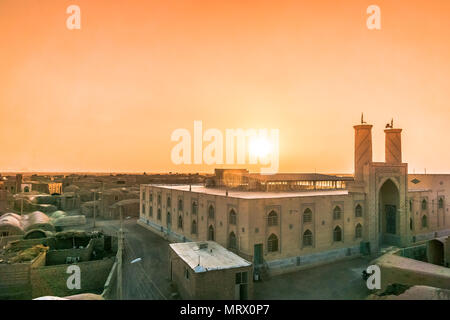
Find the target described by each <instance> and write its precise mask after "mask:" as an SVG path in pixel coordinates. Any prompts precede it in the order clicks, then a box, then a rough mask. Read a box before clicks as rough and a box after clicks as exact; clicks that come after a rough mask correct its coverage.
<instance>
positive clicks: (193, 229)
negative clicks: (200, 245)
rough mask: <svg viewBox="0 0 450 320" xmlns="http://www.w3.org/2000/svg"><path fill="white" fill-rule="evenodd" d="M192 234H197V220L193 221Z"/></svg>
mask: <svg viewBox="0 0 450 320" xmlns="http://www.w3.org/2000/svg"><path fill="white" fill-rule="evenodd" d="M191 233H192V234H197V222H196V221H195V220H192V225H191Z"/></svg>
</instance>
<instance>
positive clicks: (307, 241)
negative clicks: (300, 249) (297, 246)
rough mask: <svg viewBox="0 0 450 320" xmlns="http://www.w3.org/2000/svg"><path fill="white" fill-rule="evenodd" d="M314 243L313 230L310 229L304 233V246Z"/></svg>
mask: <svg viewBox="0 0 450 320" xmlns="http://www.w3.org/2000/svg"><path fill="white" fill-rule="evenodd" d="M312 244H313V238H312V232H311V231H309V230H306V231H305V232H304V233H303V246H304V247H310V246H312Z"/></svg>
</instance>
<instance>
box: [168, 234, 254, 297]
mask: <svg viewBox="0 0 450 320" xmlns="http://www.w3.org/2000/svg"><path fill="white" fill-rule="evenodd" d="M169 246H170V249H169V260H170V264H169V275H170V279H171V280H172V281H173V282H174V283H175V285H176V287H177V289H178V292H179V293H180V295H181V297H182V298H183V299H194V300H203V299H213V300H246V299H252V297H253V275H252V264H251V263H250V262H249V261H247V260H245V259H244V258H242V257H240V256H238V255H237V254H235V253H233V252H231V251H229V250H227V249H226V248H224V247H222V246H221V245H220V244H218V243H216V242H214V241H202V242H183V243H172V244H170V245H169Z"/></svg>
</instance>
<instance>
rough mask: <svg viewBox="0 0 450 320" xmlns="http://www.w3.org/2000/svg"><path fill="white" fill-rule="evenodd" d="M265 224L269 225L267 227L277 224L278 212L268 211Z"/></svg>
mask: <svg viewBox="0 0 450 320" xmlns="http://www.w3.org/2000/svg"><path fill="white" fill-rule="evenodd" d="M267 224H268V225H269V227H270V226H276V225H278V214H277V213H276V212H275V211H273V210H272V211H270V213H269V215H268V216H267Z"/></svg>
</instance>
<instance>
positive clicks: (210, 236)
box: [208, 225, 214, 241]
mask: <svg viewBox="0 0 450 320" xmlns="http://www.w3.org/2000/svg"><path fill="white" fill-rule="evenodd" d="M208 240H211V241H214V227H213V226H212V225H210V226H209V228H208Z"/></svg>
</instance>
